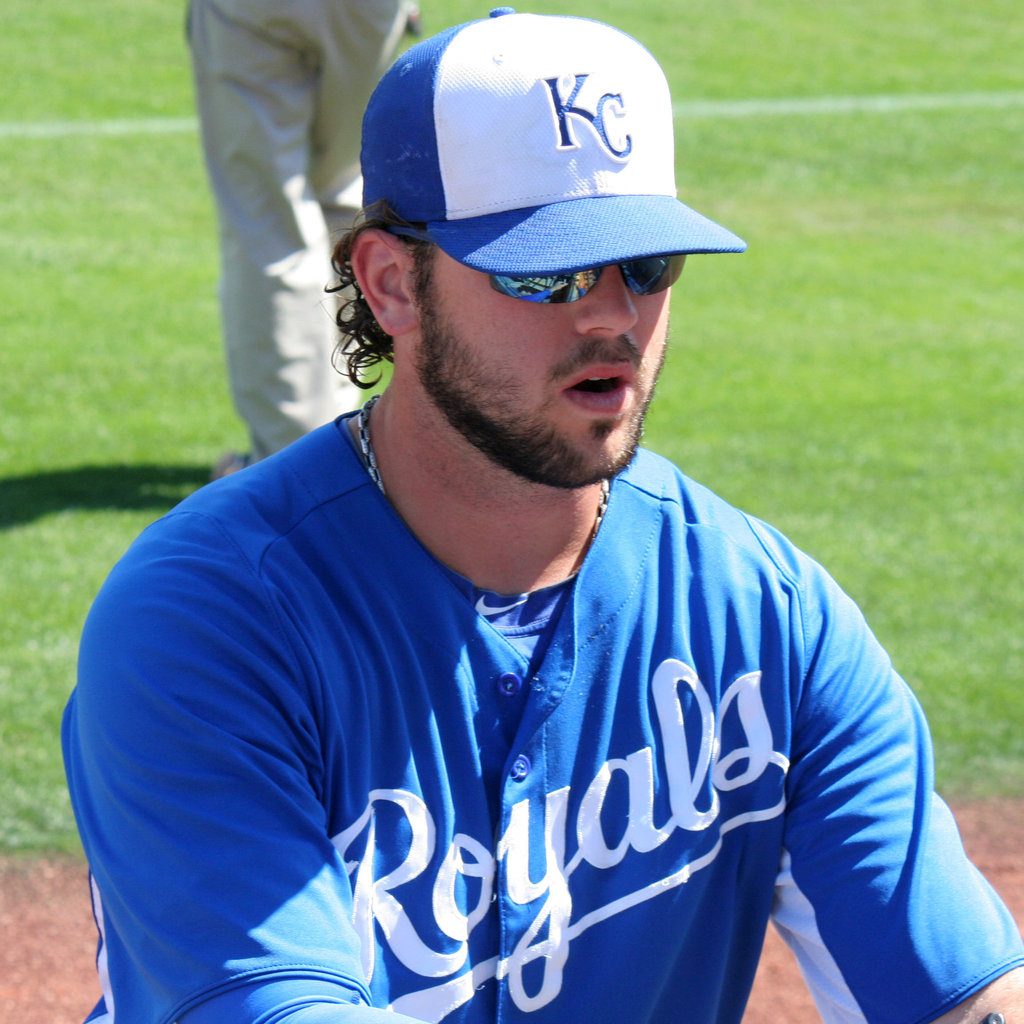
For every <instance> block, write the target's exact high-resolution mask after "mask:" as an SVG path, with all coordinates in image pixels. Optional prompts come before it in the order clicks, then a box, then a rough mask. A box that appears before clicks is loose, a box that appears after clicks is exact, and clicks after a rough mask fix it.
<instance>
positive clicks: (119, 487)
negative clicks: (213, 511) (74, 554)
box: [0, 466, 210, 530]
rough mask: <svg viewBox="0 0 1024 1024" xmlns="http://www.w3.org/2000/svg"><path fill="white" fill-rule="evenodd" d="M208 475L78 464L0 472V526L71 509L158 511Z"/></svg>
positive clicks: (204, 470)
mask: <svg viewBox="0 0 1024 1024" xmlns="http://www.w3.org/2000/svg"><path fill="white" fill-rule="evenodd" d="M209 479H210V467H209V466H80V467H77V468H75V469H60V470H53V471H52V472H43V473H34V474H32V475H31V476H11V477H0V530H7V529H10V528H11V527H12V526H20V525H22V524H24V523H30V522H32V521H33V520H35V519H39V518H41V517H42V516H46V515H51V514H53V513H55V512H65V511H74V510H77V509H96V510H101V509H125V510H131V509H151V510H154V511H156V512H158V513H159V512H164V511H166V510H167V509H170V508H171V507H172V506H174V505H176V504H177V503H178V502H179V501H181V500H182V498H185V497H187V496H188V495H189V494H191V493H192V492H193V491H194V490H196V488H198V487H201V486H202V485H203V484H205V483H206V482H207V481H208V480H209Z"/></svg>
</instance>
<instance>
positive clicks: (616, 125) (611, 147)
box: [545, 75, 633, 160]
mask: <svg viewBox="0 0 1024 1024" xmlns="http://www.w3.org/2000/svg"><path fill="white" fill-rule="evenodd" d="M588 77H589V76H588V75H563V76H562V77H561V78H548V79H546V81H545V84H546V85H547V87H548V89H549V90H550V92H551V102H552V104H553V105H554V108H555V116H556V117H557V118H558V146H559V148H560V149H577V148H579V142H577V141H576V136H575V134H574V132H573V125H572V121H571V120H570V119H571V118H573V117H578V118H581V119H582V120H583V121H585V122H586V123H587V124H589V125H590V126H591V127H592V128H593V129H594V131H595V132H597V137H598V139H600V141H601V144H602V145H603V146H604V148H605V149H606V150H607V151H608V152H609V153H610V154H611V155H612V156H614V157H618V158H619V159H622V160H624V159H625V158H626V157H628V156H629V154H630V151H631V150H632V148H633V140H632V138H630V136H629V135H623V134H620V133H621V131H622V122H623V120H624V117H625V113H626V112H625V110H624V108H623V105H622V95H621V94H620V93H611V92H606V93H602V94H601V96H600V97H599V98H598V101H597V103H596V105H595V108H594V109H593V110H588V109H587V108H586V107H583V106H578V105H577V100H578V98H579V95H580V92H581V90H582V89H583V87H584V85H586V82H587V78H588ZM567 92H568V93H569V95H568V97H567V98H566V96H565V93H567ZM609 129H611V130H609Z"/></svg>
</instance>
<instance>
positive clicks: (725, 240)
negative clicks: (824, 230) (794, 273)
mask: <svg viewBox="0 0 1024 1024" xmlns="http://www.w3.org/2000/svg"><path fill="white" fill-rule="evenodd" d="M362 170H363V204H364V206H369V205H370V204H372V203H375V202H377V201H379V200H382V199H383V200H387V202H388V204H389V205H390V206H391V208H392V209H393V210H394V211H395V212H396V213H398V214H399V216H401V217H403V218H405V219H406V220H407V221H410V222H412V223H415V224H420V225H425V231H426V233H427V235H428V237H429V238H430V240H431V241H433V242H434V243H436V244H437V245H438V246H439V247H440V248H441V249H443V250H444V251H445V252H446V253H448V255H449V256H451V257H452V258H454V259H456V260H458V261H459V262H461V263H464V264H466V265H467V266H470V267H473V268H475V269H477V270H482V271H484V272H485V273H490V274H520V275H522V274H551V273H560V272H563V271H571V270H578V269H581V268H583V267H591V266H598V265H603V264H608V263H621V262H623V261H625V260H630V259H639V258H642V257H645V256H654V255H661V254H667V253H679V252H685V253H698V252H708V253H710V252H743V250H744V249H746V243H745V242H744V241H743V240H742V239H741V238H738V237H737V236H736V235H734V234H733V233H732V232H731V231H728V230H726V229H725V228H723V227H721V226H720V225H718V224H715V223H714V222H713V221H711V220H708V218H707V217H704V216H702V215H701V214H699V213H697V212H696V211H695V210H691V209H690V208H689V207H688V206H685V205H684V204H683V203H681V202H680V201H679V200H678V199H677V198H676V185H675V159H674V144H673V125H672V102H671V98H670V96H669V90H668V83H667V82H666V80H665V75H664V73H663V72H662V70H661V68H660V67H659V66H658V63H657V61H655V59H654V58H653V57H652V56H651V54H650V53H649V52H648V51H647V50H646V49H645V48H644V47H643V46H641V45H640V43H638V42H637V41H636V40H635V39H633V38H631V37H630V36H628V35H626V34H625V33H623V32H621V31H619V30H618V29H615V28H612V27H611V26H608V25H603V24H601V23H600V22H596V21H590V20H587V19H584V18H570V17H561V16H550V15H538V14H517V13H515V12H514V11H513V10H512V9H511V8H508V7H500V8H497V9H496V10H494V11H492V12H491V16H490V18H485V19H482V20H480V21H472V22H468V23H467V24H464V25H459V26H456V27H455V28H451V29H448V30H447V31H445V32H442V33H440V34H439V35H437V36H434V37H433V38H431V39H427V40H425V41H424V42H422V43H419V44H418V45H417V46H414V47H413V48H412V49H410V50H408V51H407V52H406V53H405V54H403V55H402V56H401V57H400V58H399V59H398V60H397V61H396V62H395V64H394V65H393V66H392V67H391V68H390V70H389V71H388V72H387V73H386V74H385V75H384V77H383V79H382V80H381V82H380V84H379V85H378V87H377V89H376V91H375V92H374V94H373V96H372V97H371V99H370V102H369V106H368V107H367V111H366V115H365V118H364V120H363V149H362Z"/></svg>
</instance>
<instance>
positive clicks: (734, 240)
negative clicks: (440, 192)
mask: <svg viewBox="0 0 1024 1024" xmlns="http://www.w3.org/2000/svg"><path fill="white" fill-rule="evenodd" d="M427 234H428V235H429V236H430V238H431V240H432V241H434V242H435V243H436V244H437V245H438V246H440V248H442V249H443V250H444V251H445V252H446V253H447V254H448V255H449V256H451V257H452V258H453V259H455V260H458V261H459V262H460V263H464V264H465V265H466V266H468V267H472V268H474V269H475V270H481V271H483V272H484V273H485V274H517V275H528V274H557V273H564V272H566V271H572V270H581V269H583V268H584V267H595V266H603V265H605V264H609V263H622V262H624V261H626V260H635V259H641V258H643V257H645V256H656V255H662V254H667V253H677V252H685V253H715V252H743V251H744V250H745V249H746V248H747V243H746V242H744V241H743V239H742V238H739V237H738V236H737V235H734V234H733V233H732V232H731V231H729V230H728V229H727V228H723V227H722V226H721V225H720V224H716V223H715V222H714V221H712V220H709V219H708V218H707V217H705V216H703V214H700V213H697V211H696V210H691V209H690V207H688V206H686V205H685V204H683V203H681V202H679V200H678V199H674V198H672V197H671V196H650V195H647V196H596V197H590V198H582V199H571V200H567V201H565V202H561V203H552V204H550V205H547V206H538V207H533V208H532V209H526V210H510V211H508V212H507V213H494V214H488V215H487V216H484V217H473V218H469V219H466V220H449V221H435V222H433V223H430V224H428V225H427Z"/></svg>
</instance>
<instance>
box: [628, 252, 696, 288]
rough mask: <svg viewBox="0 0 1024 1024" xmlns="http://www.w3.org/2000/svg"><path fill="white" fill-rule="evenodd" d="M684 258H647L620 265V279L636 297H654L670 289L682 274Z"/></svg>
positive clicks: (683, 256)
mask: <svg viewBox="0 0 1024 1024" xmlns="http://www.w3.org/2000/svg"><path fill="white" fill-rule="evenodd" d="M685 262H686V256H685V255H682V254H678V255H675V256H648V257H647V258H646V259H642V260H630V261H629V262H628V263H623V264H621V269H622V277H623V280H625V282H626V284H628V285H629V287H630V288H631V289H632V290H633V292H635V293H636V294H637V295H655V294H657V293H658V292H663V291H665V289H666V288H671V287H672V285H674V284H675V283H676V281H677V280H678V279H679V275H680V274H681V273H682V272H683V264H684V263H685Z"/></svg>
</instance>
